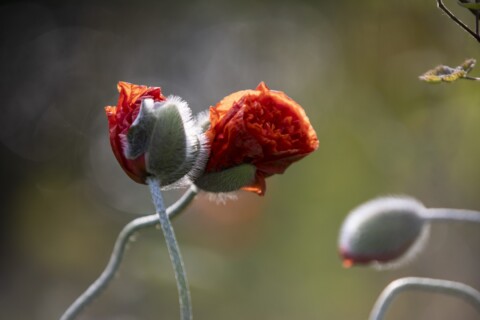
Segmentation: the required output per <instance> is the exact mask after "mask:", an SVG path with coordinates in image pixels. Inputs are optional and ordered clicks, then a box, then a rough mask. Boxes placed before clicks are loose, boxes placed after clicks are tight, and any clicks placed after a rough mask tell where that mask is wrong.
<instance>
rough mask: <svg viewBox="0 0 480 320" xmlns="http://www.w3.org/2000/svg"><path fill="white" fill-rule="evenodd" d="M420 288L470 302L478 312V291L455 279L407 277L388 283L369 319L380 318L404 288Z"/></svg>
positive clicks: (479, 304)
mask: <svg viewBox="0 0 480 320" xmlns="http://www.w3.org/2000/svg"><path fill="white" fill-rule="evenodd" d="M410 289H414V290H422V291H429V292H434V293H443V294H448V295H452V296H455V297H458V298H461V299H464V300H465V301H467V302H469V303H471V304H472V305H473V306H474V307H475V308H476V309H477V311H478V312H480V292H479V291H477V290H476V289H474V288H472V287H470V286H468V285H466V284H463V283H461V282H456V281H448V280H440V279H430V278H417V277H407V278H401V279H398V280H395V281H393V282H392V283H390V284H389V285H388V286H387V287H386V288H385V289H384V290H383V292H382V293H381V294H380V296H379V297H378V299H377V302H376V303H375V306H374V307H373V310H372V312H371V313H370V320H382V319H383V317H384V316H385V313H386V311H387V309H388V307H389V306H390V304H391V303H392V301H393V299H394V298H395V297H396V296H397V295H398V294H399V293H401V292H403V291H405V290H410Z"/></svg>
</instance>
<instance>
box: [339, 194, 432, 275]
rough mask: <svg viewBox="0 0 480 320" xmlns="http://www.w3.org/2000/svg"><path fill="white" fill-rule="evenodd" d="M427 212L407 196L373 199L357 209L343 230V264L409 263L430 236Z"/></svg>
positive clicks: (341, 246)
mask: <svg viewBox="0 0 480 320" xmlns="http://www.w3.org/2000/svg"><path fill="white" fill-rule="evenodd" d="M424 210H426V209H425V207H424V206H423V204H422V203H420V202H418V201H417V200H415V199H413V198H407V197H385V198H379V199H374V200H371V201H368V202H367V203H365V204H362V205H360V206H359V207H357V208H356V209H354V210H353V211H352V212H351V213H350V214H349V215H348V217H347V218H346V219H345V221H344V223H343V225H342V228H341V231H340V237H339V249H340V255H341V257H342V258H343V261H344V265H345V266H346V267H349V266H351V265H354V264H372V263H373V264H376V265H377V266H387V265H388V266H391V265H394V264H398V263H399V262H405V261H407V260H409V258H411V257H412V256H413V255H414V254H415V253H416V252H418V251H419V250H420V249H421V248H422V247H423V246H422V244H423V243H424V241H423V240H424V239H426V237H427V235H428V224H427V223H426V222H425V220H424V219H423V218H422V212H423V211H424Z"/></svg>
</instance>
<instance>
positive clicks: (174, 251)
mask: <svg viewBox="0 0 480 320" xmlns="http://www.w3.org/2000/svg"><path fill="white" fill-rule="evenodd" d="M147 183H148V186H149V187H150V192H151V194H152V200H153V203H154V205H155V208H156V210H157V215H158V219H159V221H160V226H161V227H162V231H163V235H164V237H165V241H166V243H167V248H168V253H169V254H170V261H171V262H172V266H173V270H174V271H175V279H176V281H177V289H178V297H179V300H180V319H181V320H192V303H191V298H190V290H189V288H188V281H187V273H186V271H185V266H184V263H183V260H182V255H181V253H180V248H179V246H178V243H177V239H176V238H175V232H174V231H173V227H172V224H171V223H170V219H169V218H168V215H167V212H166V211H165V206H164V204H163V197H162V192H161V190H160V180H158V179H157V178H155V177H151V178H147Z"/></svg>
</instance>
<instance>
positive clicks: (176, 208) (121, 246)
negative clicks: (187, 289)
mask: <svg viewBox="0 0 480 320" xmlns="http://www.w3.org/2000/svg"><path fill="white" fill-rule="evenodd" d="M197 193H198V189H197V187H195V186H193V185H192V186H191V187H190V189H189V190H188V191H187V192H185V194H184V195H183V196H182V197H181V198H180V199H178V200H177V202H175V203H174V204H173V205H171V206H170V207H168V209H167V211H166V214H167V215H168V217H169V218H170V219H173V218H174V217H176V216H177V215H178V214H179V213H180V212H182V211H183V210H184V209H185V208H186V207H187V206H188V205H189V204H190V203H191V202H192V200H193V199H194V198H195V196H196V195H197ZM156 225H158V216H157V214H156V213H155V214H151V215H147V216H143V217H140V218H136V219H134V220H132V221H130V222H129V223H128V224H127V225H126V226H125V227H123V229H122V231H121V232H120V233H119V235H118V237H117V240H116V241H115V245H114V247H113V251H112V255H111V256H110V260H109V261H108V264H107V266H106V267H105V270H103V272H102V274H101V275H100V276H99V277H98V278H97V280H95V282H93V283H92V284H91V285H90V286H89V287H88V289H87V290H85V292H83V293H82V294H81V295H80V296H79V297H78V298H77V299H76V300H75V301H74V302H73V303H72V304H71V305H70V307H68V309H67V310H66V311H65V312H64V313H63V315H62V316H61V318H60V320H72V319H75V318H76V317H77V316H78V315H79V314H80V312H81V311H82V310H83V309H84V308H85V307H86V306H87V305H89V304H90V303H92V301H93V300H95V298H96V297H98V296H99V295H100V294H101V293H102V292H103V291H104V290H105V289H106V287H107V286H108V284H109V283H110V281H111V280H112V279H113V276H114V275H115V274H116V273H117V271H118V268H119V267H120V264H121V263H122V259H123V256H124V254H125V250H126V247H127V244H128V242H129V241H130V239H131V237H132V235H133V234H134V233H135V232H137V231H140V230H142V229H146V228H150V227H153V226H156Z"/></svg>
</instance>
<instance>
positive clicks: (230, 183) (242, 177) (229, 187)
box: [195, 164, 256, 193]
mask: <svg viewBox="0 0 480 320" xmlns="http://www.w3.org/2000/svg"><path fill="white" fill-rule="evenodd" d="M255 172H256V167H255V166H253V165H251V164H241V165H239V166H235V167H232V168H228V169H225V170H222V171H218V172H211V173H207V174H204V175H202V176H201V177H200V178H198V179H197V180H196V181H195V185H196V186H197V187H199V188H200V189H202V190H204V191H208V192H215V193H218V192H232V191H237V190H240V189H241V188H243V187H246V186H249V185H251V184H252V183H253V182H254V181H255Z"/></svg>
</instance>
